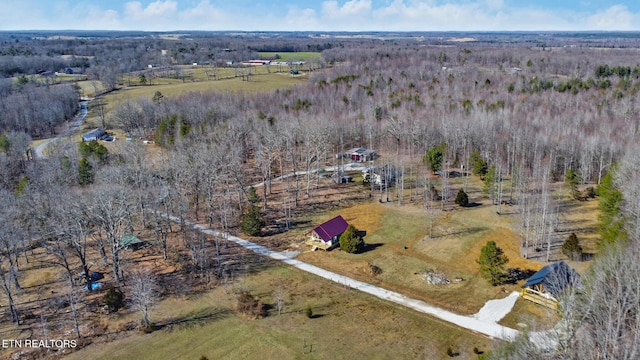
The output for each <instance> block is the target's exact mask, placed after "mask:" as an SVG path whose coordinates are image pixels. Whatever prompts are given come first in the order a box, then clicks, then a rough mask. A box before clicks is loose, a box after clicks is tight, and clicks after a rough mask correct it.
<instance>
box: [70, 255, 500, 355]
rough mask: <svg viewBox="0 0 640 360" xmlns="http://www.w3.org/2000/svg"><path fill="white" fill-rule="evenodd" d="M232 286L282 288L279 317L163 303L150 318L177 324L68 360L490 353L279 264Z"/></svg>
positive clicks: (481, 340)
mask: <svg viewBox="0 0 640 360" xmlns="http://www.w3.org/2000/svg"><path fill="white" fill-rule="evenodd" d="M234 286H236V287H244V288H248V289H250V290H251V292H252V293H254V294H258V296H259V297H260V298H261V299H263V300H264V301H265V303H273V294H272V293H273V291H274V289H276V288H278V287H281V288H283V289H285V292H286V298H287V300H286V305H285V309H284V312H283V313H282V314H281V315H277V312H276V313H275V314H274V312H275V310H273V309H272V310H271V311H270V313H271V314H273V315H272V316H269V317H267V318H265V319H261V320H248V319H246V318H244V317H242V316H239V315H237V314H236V313H235V312H234V309H233V307H232V306H231V305H232V304H233V303H234V301H235V300H234V297H233V295H232V294H230V293H227V292H226V291H225V289H224V288H223V287H218V288H216V289H214V290H211V291H208V292H206V293H203V294H200V295H196V296H192V297H189V298H187V299H167V300H165V301H162V303H160V304H159V305H158V306H157V307H156V308H155V309H154V313H153V314H152V316H154V318H160V317H163V318H167V317H171V316H174V317H177V318H179V319H181V320H180V323H178V324H175V325H171V326H167V327H165V328H163V329H161V330H159V331H156V332H154V333H152V334H138V333H133V334H130V335H129V336H126V337H122V338H118V339H116V340H113V341H111V342H108V343H102V341H103V340H102V339H98V340H96V341H95V343H94V344H92V345H90V346H89V347H87V348H85V349H82V350H79V351H77V352H75V353H72V354H70V355H68V356H66V357H65V359H86V358H91V359H113V358H118V359H144V358H148V359H157V358H163V359H197V358H199V357H200V356H202V355H205V356H207V357H208V358H209V359H222V358H224V359H275V358H286V359H295V358H307V357H309V358H314V359H335V358H336V357H337V356H338V357H339V355H338V354H342V355H344V354H350V357H354V358H361V359H388V358H403V359H415V358H429V359H438V358H446V357H447V356H446V347H447V345H446V344H454V349H455V350H456V351H457V352H459V353H460V357H459V358H461V359H473V358H475V354H473V352H472V349H473V348H474V347H477V348H479V349H481V350H485V351H486V350H488V349H489V347H490V343H489V340H488V339H487V338H485V337H484V336H480V335H476V334H473V333H469V332H467V331H464V330H462V329H460V328H457V327H454V326H451V325H449V324H447V323H444V322H441V321H438V320H436V319H433V318H431V317H429V316H426V315H422V314H419V313H416V312H414V311H411V310H407V309H404V308H402V307H401V306H396V305H393V304H390V303H388V302H386V301H382V300H378V299H375V298H373V297H371V296H368V295H366V294H362V293H360V292H358V291H355V290H351V289H348V288H345V287H342V286H340V285H337V284H334V283H331V282H330V281H326V280H323V279H321V278H318V277H316V276H314V275H310V274H306V273H304V272H302V271H299V270H296V269H293V268H291V267H288V266H284V265H274V266H273V267H271V268H269V269H267V270H265V271H262V272H259V273H256V274H254V275H251V276H248V277H246V278H245V279H244V280H242V281H241V282H240V283H239V284H236V285H234ZM308 306H310V307H311V308H312V309H313V313H314V314H315V315H314V317H313V318H311V319H309V318H307V317H306V316H305V314H304V310H305V309H306V307H308ZM124 315H125V314H122V315H117V316H124ZM111 321H117V320H116V319H114V320H110V322H111ZM104 340H105V341H106V340H107V339H106V338H105V339H104ZM305 344H306V345H307V347H306V348H305V347H304V345H305Z"/></svg>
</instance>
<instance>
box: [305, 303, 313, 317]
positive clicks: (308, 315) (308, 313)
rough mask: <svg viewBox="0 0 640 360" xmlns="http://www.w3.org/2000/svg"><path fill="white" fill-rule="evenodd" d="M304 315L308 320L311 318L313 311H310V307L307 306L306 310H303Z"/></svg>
mask: <svg viewBox="0 0 640 360" xmlns="http://www.w3.org/2000/svg"><path fill="white" fill-rule="evenodd" d="M305 314H306V315H307V317H308V318H309V319H311V318H313V310H312V309H311V306H307V308H306V309H305Z"/></svg>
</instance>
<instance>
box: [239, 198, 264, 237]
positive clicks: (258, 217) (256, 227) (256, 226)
mask: <svg viewBox="0 0 640 360" xmlns="http://www.w3.org/2000/svg"><path fill="white" fill-rule="evenodd" d="M264 225H265V222H264V218H263V216H262V213H261V212H260V208H259V207H257V206H256V205H249V207H248V208H247V212H246V213H245V214H244V215H243V216H242V223H241V224H240V227H241V228H242V232H244V233H245V234H247V235H250V236H260V235H262V227H263V226H264Z"/></svg>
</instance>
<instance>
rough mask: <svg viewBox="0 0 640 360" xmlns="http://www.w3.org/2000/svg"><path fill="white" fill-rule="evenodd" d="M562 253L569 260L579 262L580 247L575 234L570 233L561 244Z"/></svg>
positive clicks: (580, 255) (580, 257)
mask: <svg viewBox="0 0 640 360" xmlns="http://www.w3.org/2000/svg"><path fill="white" fill-rule="evenodd" d="M562 253H563V254H564V255H566V256H567V257H568V258H569V259H571V260H575V261H579V260H581V259H582V246H580V240H578V236H577V235H576V234H575V233H571V235H569V237H568V238H567V240H566V241H565V242H564V244H562Z"/></svg>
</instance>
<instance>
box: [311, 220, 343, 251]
mask: <svg viewBox="0 0 640 360" xmlns="http://www.w3.org/2000/svg"><path fill="white" fill-rule="evenodd" d="M348 227H349V224H348V223H347V222H346V221H345V219H344V218H343V217H342V216H340V215H338V216H336V217H334V218H333V219H331V220H329V221H327V222H324V223H322V224H320V225H318V226H316V227H315V228H313V230H311V231H309V232H308V233H307V235H308V236H309V239H308V240H307V243H308V244H310V245H312V246H316V247H318V248H320V249H324V250H328V249H331V248H333V247H334V246H338V245H339V244H340V235H342V233H343V232H345V231H346V230H347V228H348Z"/></svg>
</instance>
